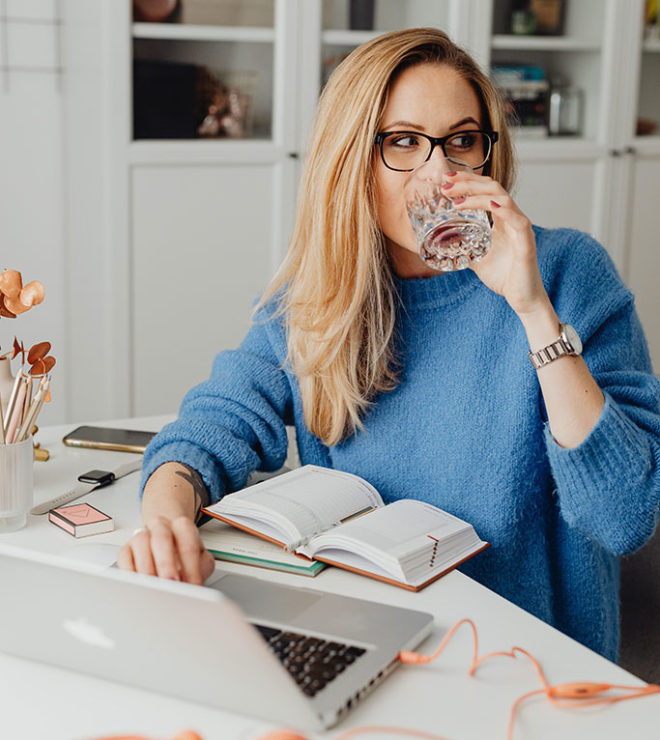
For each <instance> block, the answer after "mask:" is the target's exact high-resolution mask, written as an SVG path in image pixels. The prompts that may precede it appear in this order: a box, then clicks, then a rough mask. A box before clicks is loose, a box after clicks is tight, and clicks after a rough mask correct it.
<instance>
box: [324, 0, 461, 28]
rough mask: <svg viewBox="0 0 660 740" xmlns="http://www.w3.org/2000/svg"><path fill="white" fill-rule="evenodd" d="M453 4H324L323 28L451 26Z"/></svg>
mask: <svg viewBox="0 0 660 740" xmlns="http://www.w3.org/2000/svg"><path fill="white" fill-rule="evenodd" d="M448 14H449V0H324V2H323V28H324V29H328V30H340V31H348V30H353V31H382V32H385V31H395V30H396V29H399V28H414V27H416V26H440V27H444V26H446V24H447V17H448Z"/></svg>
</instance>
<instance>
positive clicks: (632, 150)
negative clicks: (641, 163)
mask: <svg viewBox="0 0 660 740" xmlns="http://www.w3.org/2000/svg"><path fill="white" fill-rule="evenodd" d="M623 152H624V154H637V149H635V147H634V146H627V147H626V148H625V149H624V150H623Z"/></svg>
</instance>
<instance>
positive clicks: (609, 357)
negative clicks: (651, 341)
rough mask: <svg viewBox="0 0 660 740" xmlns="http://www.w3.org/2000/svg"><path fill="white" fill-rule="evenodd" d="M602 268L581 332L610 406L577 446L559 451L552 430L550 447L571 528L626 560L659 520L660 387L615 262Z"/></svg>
mask: <svg viewBox="0 0 660 740" xmlns="http://www.w3.org/2000/svg"><path fill="white" fill-rule="evenodd" d="M600 249H602V248H600ZM596 263H600V265H601V266H602V268H603V272H602V273H601V274H600V275H599V279H598V280H596V281H595V282H596V289H595V291H594V292H593V293H592V294H591V296H590V297H585V296H582V298H580V299H577V300H579V301H582V302H583V305H582V306H581V309H582V311H583V314H582V315H583V316H586V315H589V308H588V305H587V303H588V302H589V303H591V304H592V305H591V307H592V311H591V313H590V316H591V319H590V320H585V322H584V325H583V327H581V329H582V331H584V332H585V334H584V335H583V336H586V342H585V344H584V353H583V354H584V359H585V362H586V363H587V366H588V367H589V369H590V371H591V373H592V375H593V376H594V379H595V380H596V382H597V383H598V385H599V387H600V388H601V390H602V391H603V394H604V396H605V405H604V408H603V410H602V413H601V416H600V418H599V419H598V421H597V422H596V424H595V425H594V427H593V429H592V430H591V431H590V433H589V434H588V435H587V437H586V439H584V440H583V441H582V443H581V444H580V445H578V446H577V447H575V448H563V447H561V446H560V445H558V444H557V443H556V441H555V440H554V438H553V436H552V434H551V432H550V428H549V424H546V427H545V441H546V449H547V452H548V457H549V461H550V466H551V469H552V473H553V477H554V480H555V484H556V493H557V496H558V500H559V505H560V507H561V512H562V515H563V516H564V518H565V519H566V521H567V523H568V524H569V525H570V526H573V527H575V528H576V529H578V530H579V531H581V532H582V533H583V534H584V535H585V536H587V537H589V538H590V539H594V540H596V541H597V542H599V543H600V544H601V545H602V546H603V547H605V548H606V549H608V550H609V551H611V552H612V553H614V554H617V555H623V554H625V553H628V552H632V551H634V550H636V549H638V548H639V547H641V546H642V545H643V544H644V543H645V542H646V541H647V540H648V538H649V537H650V536H651V535H652V534H653V531H654V529H655V526H656V523H657V520H658V514H659V508H660V465H659V463H660V383H659V382H658V379H657V378H656V377H655V376H654V375H653V373H652V369H651V361H650V359H649V354H648V348H647V344H646V340H645V338H644V333H643V330H642V327H641V324H640V322H639V318H638V316H637V313H636V311H635V306H634V300H633V297H632V295H631V294H630V292H629V291H627V289H625V287H624V286H623V284H622V283H621V282H620V280H619V278H618V276H617V275H616V274H615V271H614V267H613V266H612V265H611V264H610V263H609V258H607V259H605V258H602V257H601V256H600V255H599V256H598V258H597V259H596ZM559 302H560V304H561V300H560V301H559ZM594 307H595V310H593V309H594ZM574 308H575V306H574ZM564 310H567V309H564ZM568 310H570V309H568ZM576 314H577V315H578V316H579V315H580V314H579V312H576ZM561 315H562V314H561V313H560V316H561ZM563 315H565V316H566V315H567V316H572V315H575V314H571V313H570V312H569V313H568V314H566V313H564V314H563ZM569 320H570V319H569ZM590 321H591V324H590ZM576 323H577V322H576ZM580 333H582V332H580Z"/></svg>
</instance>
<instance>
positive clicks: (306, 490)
mask: <svg viewBox="0 0 660 740" xmlns="http://www.w3.org/2000/svg"><path fill="white" fill-rule="evenodd" d="M234 496H237V497H240V501H241V502H243V501H244V502H246V503H249V504H254V505H257V506H259V507H263V508H265V509H271V510H274V511H276V512H278V513H279V514H280V515H282V516H283V517H284V518H285V519H288V520H289V521H290V522H291V523H292V524H293V525H294V526H295V527H296V528H297V529H298V531H299V532H300V534H301V537H302V538H307V537H310V536H312V535H314V534H317V533H318V532H322V531H324V530H325V529H328V528H330V527H333V526H334V525H336V524H337V523H339V522H340V521H341V520H343V519H346V518H350V517H351V516H353V515H356V514H358V513H359V512H361V511H365V510H370V509H373V508H377V507H379V506H382V505H383V500H382V499H381V497H380V495H379V494H378V492H377V491H376V489H375V488H374V487H373V486H372V485H370V484H369V483H367V481H365V480H363V479H362V478H359V477H358V476H355V475H351V474H350V473H344V472H341V471H338V470H329V469H327V468H321V467H317V466H314V465H305V466H303V467H301V468H297V469H295V470H292V471H291V472H290V473H284V474H283V475H279V476H277V477H275V478H270V479H269V480H266V481H263V482H262V483H257V484H256V485H254V486H251V487H249V488H246V489H244V490H242V491H240V492H239V493H238V494H234ZM230 498H233V496H232V497H227V498H226V499H224V500H225V501H227V503H229V499H230ZM219 503H220V504H222V500H221V501H220V502H219ZM218 508H220V507H219V505H218ZM227 513H231V512H230V510H229V509H228V510H227Z"/></svg>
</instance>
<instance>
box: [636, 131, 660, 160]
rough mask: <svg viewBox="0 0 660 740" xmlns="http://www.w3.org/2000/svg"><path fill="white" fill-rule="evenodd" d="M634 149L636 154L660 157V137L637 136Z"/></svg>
mask: <svg viewBox="0 0 660 740" xmlns="http://www.w3.org/2000/svg"><path fill="white" fill-rule="evenodd" d="M633 149H634V150H635V153H636V154H647V155H651V156H660V135H658V134H656V135H654V136H636V137H635V138H634V139H633Z"/></svg>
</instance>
